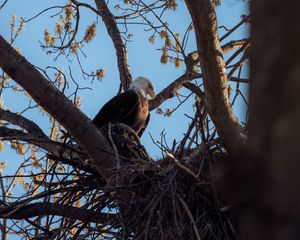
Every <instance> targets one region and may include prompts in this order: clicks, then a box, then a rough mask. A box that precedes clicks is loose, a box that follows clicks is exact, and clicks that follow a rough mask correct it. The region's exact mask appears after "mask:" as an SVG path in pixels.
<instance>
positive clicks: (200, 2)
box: [186, 0, 246, 153]
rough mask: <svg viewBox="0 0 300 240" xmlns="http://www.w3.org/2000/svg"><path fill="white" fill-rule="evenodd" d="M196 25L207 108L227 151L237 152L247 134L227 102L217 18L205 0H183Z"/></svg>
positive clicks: (212, 8)
mask: <svg viewBox="0 0 300 240" xmlns="http://www.w3.org/2000/svg"><path fill="white" fill-rule="evenodd" d="M186 4H187V6H188V9H189V12H190V14H191V17H192V21H193V24H194V27H195V33H196V41H197V48H198V54H199V59H200V64H201V69H202V77H203V82H204V91H205V97H206V99H207V106H206V107H207V110H208V112H209V114H210V116H211V118H212V120H213V122H214V124H215V125H216V128H217V129H218V134H219V136H220V137H221V139H222V141H223V143H224V145H225V146H226V148H227V150H228V152H229V153H238V152H240V150H241V148H242V147H243V146H244V144H245V142H246V134H245V131H244V130H243V128H242V127H241V126H240V124H239V122H238V119H237V117H236V116H235V115H234V113H233V112H232V108H231V106H230V103H229V101H228V91H227V75H226V68H225V62H224V60H223V57H222V49H221V46H220V42H219V39H218V32H217V30H218V25H217V17H216V14H215V11H214V7H213V5H212V3H211V2H210V1H208V0H186Z"/></svg>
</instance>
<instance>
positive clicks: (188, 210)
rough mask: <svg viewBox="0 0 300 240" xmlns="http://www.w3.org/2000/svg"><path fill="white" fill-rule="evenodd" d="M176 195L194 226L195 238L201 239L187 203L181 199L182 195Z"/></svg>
mask: <svg viewBox="0 0 300 240" xmlns="http://www.w3.org/2000/svg"><path fill="white" fill-rule="evenodd" d="M176 195H177V198H178V200H179V201H180V202H181V204H182V206H183V207H184V209H185V211H186V213H187V215H188V216H189V218H190V220H191V222H192V224H193V228H194V231H195V234H196V237H197V240H201V238H200V235H199V232H198V229H197V225H196V223H195V220H194V218H193V215H192V213H191V211H190V209H189V207H188V205H187V204H186V202H185V201H184V200H183V199H182V197H181V196H180V195H179V194H178V193H177V194H176Z"/></svg>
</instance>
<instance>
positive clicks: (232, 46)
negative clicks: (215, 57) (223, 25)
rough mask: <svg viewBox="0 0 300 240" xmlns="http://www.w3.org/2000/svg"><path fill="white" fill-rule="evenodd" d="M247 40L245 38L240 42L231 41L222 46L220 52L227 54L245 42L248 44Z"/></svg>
mask: <svg viewBox="0 0 300 240" xmlns="http://www.w3.org/2000/svg"><path fill="white" fill-rule="evenodd" d="M249 40H250V39H249V38H245V39H240V40H232V41H230V42H228V43H226V44H224V45H222V47H221V48H222V52H223V54H225V53H229V52H230V51H231V50H233V49H235V48H240V47H242V46H243V45H244V43H245V42H246V41H247V42H249Z"/></svg>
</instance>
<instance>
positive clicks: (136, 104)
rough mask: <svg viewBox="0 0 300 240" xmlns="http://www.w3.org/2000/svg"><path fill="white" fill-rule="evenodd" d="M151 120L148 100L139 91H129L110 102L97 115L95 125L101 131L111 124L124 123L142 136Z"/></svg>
mask: <svg viewBox="0 0 300 240" xmlns="http://www.w3.org/2000/svg"><path fill="white" fill-rule="evenodd" d="M149 118H150V114H149V110H148V99H147V98H145V97H143V96H142V95H141V94H140V93H139V92H137V91H134V90H128V91H126V92H124V93H121V94H120V95H117V96H115V97H113V98H112V99H111V100H110V101H108V102H107V103H106V104H105V105H104V106H103V107H102V108H101V110H100V111H99V113H98V114H97V115H96V117H95V118H94V120H93V123H94V124H95V125H96V126H97V127H98V128H99V129H101V128H102V127H104V126H106V125H107V124H108V123H109V122H110V123H111V124H115V123H124V124H126V125H127V126H129V127H131V128H132V129H133V130H135V132H136V133H137V134H138V136H141V135H142V134H143V132H144V130H145V128H146V126H147V124H148V122H149Z"/></svg>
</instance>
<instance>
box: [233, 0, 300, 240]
mask: <svg viewBox="0 0 300 240" xmlns="http://www.w3.org/2000/svg"><path fill="white" fill-rule="evenodd" d="M252 10H253V12H252V13H253V14H252V19H253V26H252V41H253V44H252V47H253V48H252V58H251V79H252V80H253V84H252V85H251V89H250V90H251V91H250V129H249V132H250V135H249V144H250V145H249V147H250V148H249V152H247V153H246V154H245V155H244V156H243V157H241V158H238V159H236V161H235V163H234V172H238V174H237V175H238V176H236V178H234V179H233V181H234V182H240V184H239V189H238V195H239V197H240V198H241V197H242V198H244V199H243V200H244V204H243V205H241V207H240V208H241V212H240V216H239V222H240V224H241V228H240V229H241V234H240V239H246V240H247V239H257V240H260V239H274V240H279V239H280V240H281V239H289V240H291V239H299V236H300V229H299V222H300V205H299V202H300V191H299V182H300V175H299V169H300V161H299V156H300V148H299V146H300V141H299V135H300V128H299V122H300V111H299V109H300V98H299V89H300V81H299V76H300V61H299V36H300V29H299V27H293V26H299V24H300V15H299V11H300V2H299V1H295V0H294V1H290V2H289V3H283V2H282V1H280V0H275V1H274V0H265V1H260V0H257V1H254V2H253V5H252Z"/></svg>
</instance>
